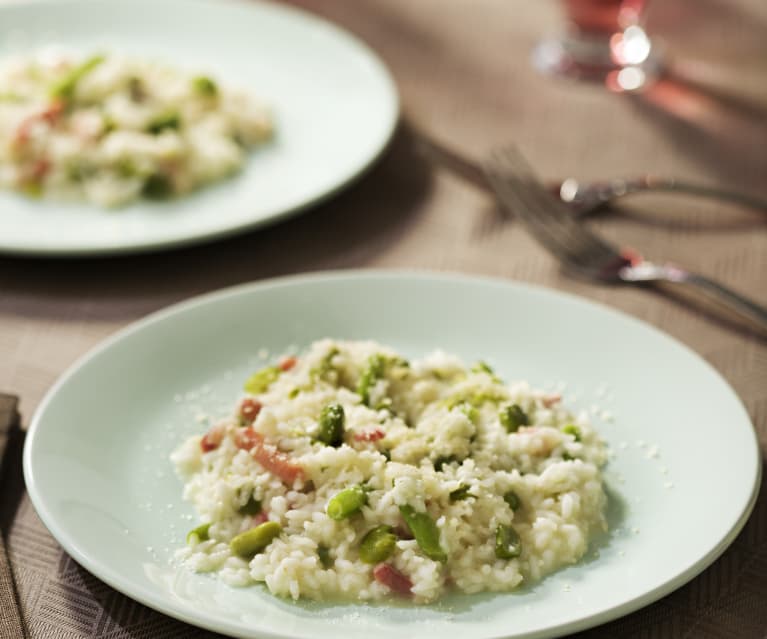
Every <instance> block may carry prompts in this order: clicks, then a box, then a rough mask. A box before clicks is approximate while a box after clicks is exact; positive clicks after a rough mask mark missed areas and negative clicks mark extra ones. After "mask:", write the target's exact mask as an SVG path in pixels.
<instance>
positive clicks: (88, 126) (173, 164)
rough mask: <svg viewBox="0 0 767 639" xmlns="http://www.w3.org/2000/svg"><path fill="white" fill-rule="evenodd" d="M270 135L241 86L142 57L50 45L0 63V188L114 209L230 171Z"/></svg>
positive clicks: (262, 111)
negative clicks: (59, 49)
mask: <svg viewBox="0 0 767 639" xmlns="http://www.w3.org/2000/svg"><path fill="white" fill-rule="evenodd" d="M271 134H272V121H271V116H270V115H269V112H268V111H267V109H266V108H265V107H264V106H263V105H261V104H260V103H259V102H258V101H256V100H255V99H254V98H253V97H251V96H249V95H248V94H246V93H245V92H243V91H240V90H237V89H233V88H230V87H227V86H225V85H223V84H220V83H219V82H217V81H216V80H214V79H213V78H211V77H209V76H206V75H195V74H192V73H188V72H186V71H181V70H179V69H175V68H172V67H170V66H164V65H161V64H157V63H154V62H152V61H148V60H138V59H132V58H127V57H123V56H119V55H93V56H90V57H77V56H74V55H68V54H64V53H59V52H55V51H40V52H38V53H36V54H34V55H29V56H24V57H15V58H9V59H7V60H4V61H3V62H2V63H0V187H3V188H7V189H13V190H16V191H20V192H22V193H26V194H28V195H30V196H35V197H52V198H56V199H60V200H86V201H89V202H92V203H94V204H97V205H99V206H103V207H116V206H120V205H124V204H127V203H129V202H132V201H134V200H136V199H138V198H141V197H146V198H153V199H158V198H167V197H173V196H177V195H181V194H184V193H188V192H190V191H192V190H194V189H196V188H198V187H200V186H202V185H205V184H209V183H211V182H215V181H218V180H220V179H222V178H224V177H226V176H228V175H231V174H233V173H235V172H236V171H238V170H239V169H240V168H241V167H242V166H243V164H244V163H245V160H246V158H247V154H248V151H249V150H250V149H252V148H253V147H255V146H256V145H258V144H261V143H263V142H264V141H266V140H267V139H269V137H270V136H271Z"/></svg>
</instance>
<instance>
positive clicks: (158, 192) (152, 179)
mask: <svg viewBox="0 0 767 639" xmlns="http://www.w3.org/2000/svg"><path fill="white" fill-rule="evenodd" d="M141 192H142V193H143V194H144V195H145V196H146V197H148V198H152V199H154V200H161V199H164V198H166V197H169V196H170V195H172V194H173V183H172V182H171V181H170V178H169V177H168V176H167V175H164V174H163V173H152V175H149V176H147V179H146V181H145V182H144V187H143V188H142V189H141Z"/></svg>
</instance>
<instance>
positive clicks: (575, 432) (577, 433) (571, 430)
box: [562, 424, 581, 442]
mask: <svg viewBox="0 0 767 639" xmlns="http://www.w3.org/2000/svg"><path fill="white" fill-rule="evenodd" d="M562 432H563V433H565V434H567V435H572V436H573V438H574V439H575V441H577V442H579V441H581V429H580V428H578V427H577V426H576V425H575V424H567V426H564V427H563V428H562Z"/></svg>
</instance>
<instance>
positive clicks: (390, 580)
mask: <svg viewBox="0 0 767 639" xmlns="http://www.w3.org/2000/svg"><path fill="white" fill-rule="evenodd" d="M373 577H374V578H375V580H376V581H377V582H379V583H382V584H383V585H384V586H386V587H387V588H389V589H390V590H391V591H392V592H396V593H397V594H398V595H406V596H410V595H411V594H413V593H412V588H413V582H412V581H410V579H408V578H407V577H406V576H405V575H403V574H402V573H401V572H400V571H399V570H397V569H396V568H395V567H394V566H392V565H391V564H378V565H377V566H376V567H375V568H373Z"/></svg>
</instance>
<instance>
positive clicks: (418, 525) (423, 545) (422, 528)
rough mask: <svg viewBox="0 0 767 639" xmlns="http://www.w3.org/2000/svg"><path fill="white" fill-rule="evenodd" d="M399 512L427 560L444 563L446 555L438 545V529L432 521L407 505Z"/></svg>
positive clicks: (400, 508)
mask: <svg viewBox="0 0 767 639" xmlns="http://www.w3.org/2000/svg"><path fill="white" fill-rule="evenodd" d="M399 512H400V514H401V515H402V518H403V519H404V520H405V523H406V524H407V527H408V528H409V529H410V532H411V533H412V534H413V537H415V540H416V542H417V543H418V547H419V548H420V549H421V550H422V551H423V553H424V554H425V555H426V556H427V557H428V558H429V559H433V560H434V561H439V562H442V563H445V562H446V561H447V553H446V552H445V551H444V550H443V549H442V547H441V546H440V545H439V529H438V528H437V525H436V524H435V523H434V520H433V519H432V518H431V517H429V515H428V514H426V513H419V512H416V510H415V508H413V507H412V506H409V505H405V506H400V507H399Z"/></svg>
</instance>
